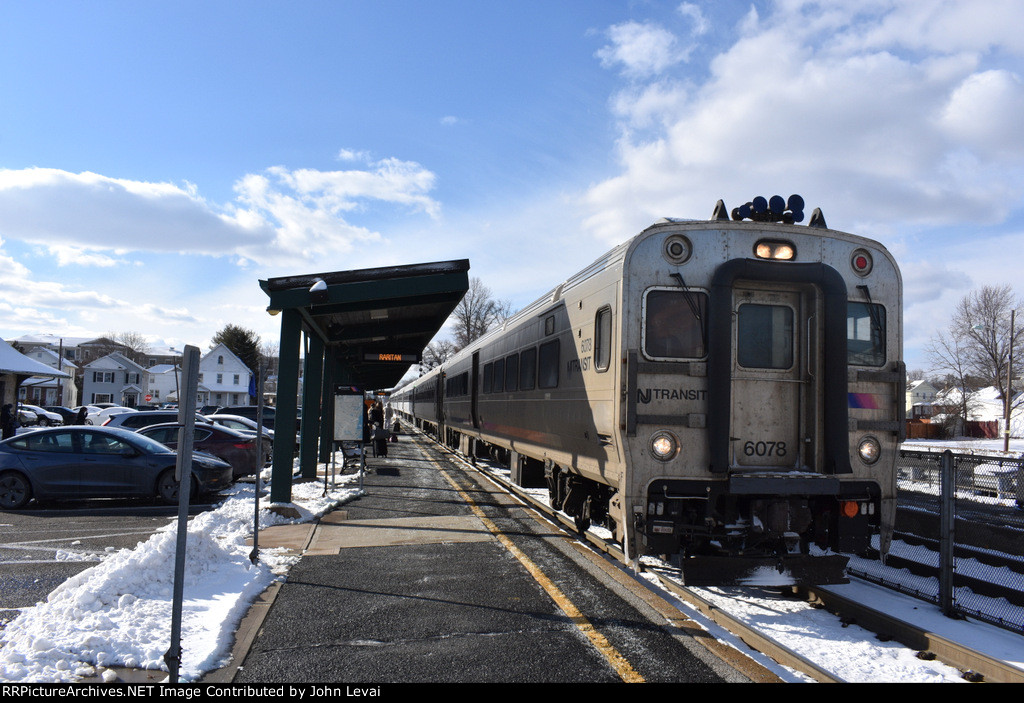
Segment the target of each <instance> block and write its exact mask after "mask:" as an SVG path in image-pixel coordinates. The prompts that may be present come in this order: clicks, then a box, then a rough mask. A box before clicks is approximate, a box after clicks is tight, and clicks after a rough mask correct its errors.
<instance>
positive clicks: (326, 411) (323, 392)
mask: <svg viewBox="0 0 1024 703" xmlns="http://www.w3.org/2000/svg"><path fill="white" fill-rule="evenodd" d="M323 366H324V380H323V383H322V384H321V387H320V461H321V462H323V463H325V464H327V463H330V461H331V452H332V451H333V450H334V365H333V364H332V363H331V358H330V354H327V353H326V351H325V353H324V365H323Z"/></svg>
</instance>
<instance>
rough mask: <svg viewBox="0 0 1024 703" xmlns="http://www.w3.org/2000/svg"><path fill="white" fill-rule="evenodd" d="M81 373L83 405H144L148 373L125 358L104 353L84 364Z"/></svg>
mask: <svg viewBox="0 0 1024 703" xmlns="http://www.w3.org/2000/svg"><path fill="white" fill-rule="evenodd" d="M83 371H84V373H83V376H82V402H83V403H85V404H90V403H117V404H118V405H123V406H125V407H127V408H131V407H135V406H136V405H140V404H142V403H144V402H145V397H146V395H148V392H149V374H148V373H147V372H146V369H144V368H143V367H142V366H140V365H139V364H136V363H135V362H134V361H132V360H131V359H129V358H128V357H126V356H124V355H122V354H118V353H117V352H114V353H112V354H107V355H106V356H103V357H100V358H99V359H96V360H95V361H91V362H89V363H88V364H86V365H85V367H84V368H83Z"/></svg>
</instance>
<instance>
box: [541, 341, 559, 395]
mask: <svg viewBox="0 0 1024 703" xmlns="http://www.w3.org/2000/svg"><path fill="white" fill-rule="evenodd" d="M558 356H559V345H558V340H557V339H555V340H552V341H550V342H545V343H544V344H541V345H540V353H539V354H538V355H537V387H538V388H557V387H558V364H559V361H558Z"/></svg>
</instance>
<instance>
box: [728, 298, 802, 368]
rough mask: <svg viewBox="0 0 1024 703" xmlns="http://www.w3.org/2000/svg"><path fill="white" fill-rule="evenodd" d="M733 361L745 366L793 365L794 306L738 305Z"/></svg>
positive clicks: (777, 366)
mask: <svg viewBox="0 0 1024 703" xmlns="http://www.w3.org/2000/svg"><path fill="white" fill-rule="evenodd" d="M736 360H737V361H738V362H739V364H740V366H744V367H746V368H758V369H788V368H790V367H792V366H793V308H790V307H786V306H784V305H759V304H755V303H747V304H746V305H741V306H740V309H739V312H738V313H737V316H736Z"/></svg>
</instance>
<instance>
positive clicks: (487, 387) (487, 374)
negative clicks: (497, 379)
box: [482, 364, 494, 393]
mask: <svg viewBox="0 0 1024 703" xmlns="http://www.w3.org/2000/svg"><path fill="white" fill-rule="evenodd" d="M493 377H494V364H484V383H483V388H482V390H483V392H484V393H490V392H491V379H492V378H493Z"/></svg>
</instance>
